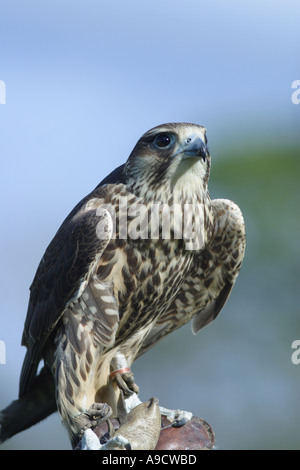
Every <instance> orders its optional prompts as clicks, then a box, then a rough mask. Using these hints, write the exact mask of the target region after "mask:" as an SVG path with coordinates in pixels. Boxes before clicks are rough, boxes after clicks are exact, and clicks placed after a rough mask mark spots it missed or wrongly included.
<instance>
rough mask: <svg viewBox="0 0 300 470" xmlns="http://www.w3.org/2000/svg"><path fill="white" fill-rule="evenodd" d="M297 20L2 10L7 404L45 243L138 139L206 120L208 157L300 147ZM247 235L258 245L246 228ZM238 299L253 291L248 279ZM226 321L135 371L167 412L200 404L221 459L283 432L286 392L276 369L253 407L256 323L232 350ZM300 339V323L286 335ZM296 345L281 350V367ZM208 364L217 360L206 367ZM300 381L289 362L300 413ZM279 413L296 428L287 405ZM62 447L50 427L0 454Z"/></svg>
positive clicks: (88, 1) (277, 13) (292, 6)
mask: <svg viewBox="0 0 300 470" xmlns="http://www.w3.org/2000/svg"><path fill="white" fill-rule="evenodd" d="M299 23H300V4H299V2H298V1H297V0H290V1H289V2H282V1H279V0H272V1H270V0H265V1H264V2H261V1H258V0H252V1H248V0H246V1H243V2H241V1H238V0H228V1H224V0H212V1H210V2H202V1H200V0H185V1H178V0H172V1H171V0H160V1H158V0H151V1H148V0H144V1H143V2H141V1H135V0H127V1H126V2H122V1H112V2H102V1H96V0H85V1H84V2H83V1H82V0H81V1H70V0H63V1H58V0H52V1H51V2H50V1H48V0H45V1H43V2H40V1H37V0H36V1H32V0H26V1H22V0H19V1H16V0H9V1H8V0H3V1H2V2H1V7H0V80H3V81H4V82H5V83H6V104H5V105H0V188H1V221H2V223H1V232H0V241H1V245H0V260H1V261H0V286H1V311H0V340H2V341H5V344H6V356H7V357H6V362H7V363H6V364H5V365H1V364H0V409H1V408H3V407H4V406H6V405H7V404H8V403H9V402H10V401H11V400H12V399H14V398H16V397H17V388H18V376H19V372H20V369H21V365H22V360H23V357H24V348H21V346H20V340H21V334H22V330H23V324H24V319H25V314H26V309H27V302H28V288H29V286H30V283H31V282H32V279H33V276H34V274H35V270H36V268H37V264H38V262H39V260H40V258H41V256H42V255H43V252H44V250H45V248H46V246H47V245H48V243H49V242H50V240H51V238H52V237H53V235H54V234H55V232H56V230H57V228H58V226H59V225H60V224H61V222H62V220H63V219H64V217H65V216H66V215H67V214H68V212H69V211H70V210H71V209H72V208H73V207H74V205H75V204H76V203H77V202H78V201H79V200H80V199H81V198H82V197H83V196H85V195H86V194H87V193H88V192H89V191H90V190H92V189H93V188H94V187H95V186H96V185H97V184H98V182H99V181H100V180H101V179H102V178H103V177H104V176H106V175H107V174H108V173H109V172H110V171H111V170H112V169H114V168H115V167H116V166H118V165H120V164H121V163H123V162H124V161H125V160H126V158H127V156H128V155H129V153H130V151H131V149H132V148H133V146H134V144H135V142H136V141H137V139H138V138H139V137H140V135H141V134H142V133H144V132H145V131H146V130H148V129H149V128H151V127H153V126H155V125H158V124H161V123H164V122H170V121H189V122H196V123H198V124H201V125H204V126H205V127H207V129H208V134H207V135H208V140H209V146H210V150H211V154H212V159H213V162H218V161H220V160H221V159H222V158H224V155H225V154H230V153H232V154H238V152H239V151H240V149H245V148H248V147H250V148H254V149H255V148H258V147H262V146H273V147H274V148H282V149H283V150H284V149H285V148H287V147H288V146H289V145H291V144H294V145H299V129H300V125H299V124H300V105H298V106H297V105H294V104H292V101H291V95H292V91H293V90H292V88H291V85H292V82H293V81H294V80H297V79H300V63H299V62H300V61H299V43H300V41H299V39H300V38H299V36H300V24H299ZM213 164H214V163H213ZM212 184H213V181H212ZM267 184H268V182H267V181H266V185H267ZM253 191H255V182H254V185H253ZM212 196H213V195H212ZM224 197H228V198H230V197H231V194H230V193H229V194H224ZM236 202H239V200H237V201H236ZM249 232H250V237H251V234H253V233H254V229H253V227H252V226H251V220H250V222H249ZM245 279H247V276H246V277H245ZM247 280H248V281H249V279H247ZM249 282H250V281H249ZM251 282H253V283H254V284H255V282H257V280H256V279H255V276H253V278H251ZM237 289H238V287H237ZM274 289H275V290H276V287H274ZM241 291H242V292H243V293H245V292H247V289H246V285H245V281H244V284H243V281H242V282H241ZM289 299H290V301H292V302H294V303H295V302H296V301H295V299H294V298H292V300H291V297H289ZM261 304H263V296H262V297H261ZM261 304H260V305H261ZM241 308H242V309H244V308H245V305H244V304H243V297H242V295H241V293H240V294H237V295H236V296H235V295H234V294H233V299H232V301H231V304H230V307H229V306H228V307H226V312H229V311H230V310H233V311H234V312H236V314H235V313H234V314H233V316H234V318H235V315H237V312H238V311H239V310H240V309H241ZM247 308H248V310H249V315H250V314H251V308H250V306H249V304H248V307H246V311H247ZM226 314H227V313H226ZM223 317H224V320H223V319H222V322H223V321H224V323H219V326H218V325H217V322H216V326H215V325H212V326H211V327H209V328H208V329H207V330H205V331H204V332H203V333H201V338H200V337H198V336H197V337H192V335H191V334H190V331H189V330H188V329H187V328H185V329H184V330H183V332H180V333H179V332H177V333H175V335H174V336H173V335H172V337H170V338H168V339H167V340H166V343H165V345H163V344H162V345H159V346H158V352H157V353H154V351H153V353H152V351H151V352H150V353H149V354H147V355H146V356H145V357H143V358H142V359H140V360H139V361H137V363H136V374H137V382H138V383H139V385H140V386H141V390H143V392H142V393H143V394H144V395H142V398H144V399H148V398H149V396H152V395H155V396H157V397H158V398H159V399H160V401H161V403H162V404H163V405H165V406H170V407H171V406H173V407H179V408H180V407H181V408H189V409H190V408H191V407H192V411H195V414H198V415H200V416H201V417H202V418H204V419H207V420H208V421H209V422H210V424H211V425H212V426H213V427H214V429H215V431H216V434H217V444H218V445H219V447H220V448H236V447H240V448H243V447H244V448H245V447H257V446H258V445H259V442H260V438H259V436H257V440H255V439H254V438H253V433H254V430H255V429H257V427H259V426H262V427H263V429H265V430H266V429H267V425H268V423H270V419H271V418H270V417H272V418H273V419H274V423H276V414H278V412H279V409H280V406H281V405H282V403H281V401H280V400H281V398H282V397H284V400H285V403H286V401H288V400H289V399H290V398H287V397H290V395H289V394H285V390H286V389H284V391H283V393H281V390H282V387H285V384H284V383H283V382H282V381H281V378H280V377H281V376H279V375H278V376H277V375H276V374H275V375H274V376H272V380H271V379H270V381H268V380H267V377H268V373H267V366H266V370H265V372H266V374H265V378H266V385H265V386H266V388H269V390H270V394H267V397H268V398H266V399H264V401H263V403H262V402H261V400H260V396H259V395H258V396H257V397H256V399H255V401H253V402H252V401H251V399H249V395H250V396H251V393H250V390H251V384H253V381H254V380H255V377H258V376H257V375H256V369H257V368H258V365H257V364H258V362H259V358H257V357H255V358H253V360H251V359H250V360H249V357H250V358H251V351H253V349H254V350H255V342H254V344H249V343H248V342H247V338H245V336H244V334H245V328H246V329H247V324H248V323H247V321H246V324H244V325H243V324H240V325H239V328H238V327H237V328H236V331H234V335H235V338H237V337H238V341H239V343H237V344H236V345H235V347H236V348H237V349H236V350H235V351H230V346H231V344H232V343H231V341H230V339H228V337H226V335H227V334H231V333H232V331H230V332H229V331H228V330H229V329H230V328H228V327H226V315H225V313H224V316H223ZM241 323H242V322H241ZM218 328H220V329H219V331H218ZM258 328H259V329H260V328H261V327H260V326H259V327H258ZM266 328H267V327H266ZM214 329H215V331H216V333H215V334H216V337H214V333H213V331H214ZM271 331H272V330H271ZM241 332H242V334H241ZM270 334H271V333H270ZM211 335H212V336H211ZM218 335H219V336H218ZM297 336H298V337H299V338H300V328H299V329H298V333H297V331H295V337H294V338H291V340H292V339H297ZM220 337H222V342H221V343H220V342H219V339H218V338H220ZM299 338H298V339H299ZM200 339H201V340H200ZM187 342H188V343H189V348H185V344H186V343H187ZM245 347H246V348H247V350H248V348H249V352H248V354H247V358H248V360H249V361H250V362H249V363H248V362H247V364H244V367H243V364H242V362H240V363H239V362H238V361H239V358H240V353H241V352H242V351H243V350H245ZM289 347H290V346H289V343H288V342H287V343H286V344H285V348H286V349H285V351H286V355H287V356H289V355H290V349H289ZM172 348H175V351H176V352H175V353H174V350H173V349H172ZM168 351H173V352H172V353H171V354H170V353H168ZM158 354H160V355H158ZM213 354H216V357H218V361H216V363H215V364H214V366H213V367H210V365H209V362H210V359H209V358H211V357H212V356H211V355H213ZM226 354H228V356H226ZM173 356H174V357H173ZM158 358H159V359H158ZM228 361H230V364H231V365H230V367H229V369H226V368H225V369H226V371H227V372H226V378H227V380H229V379H228V377H230V382H231V383H233V384H236V387H233V388H238V387H242V384H243V383H245V389H244V390H243V391H242V392H241V393H239V394H238V396H237V395H236V394H235V392H234V391H233V392H232V388H230V387H229V388H228V389H227V388H226V387H227V385H228V383H227V382H226V380H224V364H225V363H226V364H227V365H228ZM235 361H237V362H235ZM158 362H159V364H160V367H158ZM237 364H238V366H237ZM289 367H290V364H289ZM245 368H247V370H248V371H249V370H250V371H251V378H248V380H249V382H248V381H247V380H245V378H244V377H243V371H244V370H245ZM195 370H197V372H198V373H199V370H200V371H201V372H200V374H199V377H200V379H199V380H198V379H197V380H195V379H193V377H194V372H195ZM222 371H223V372H222ZM299 372H300V366H299V369H297V367H295V366H294V368H293V369H292V370H291V375H290V377H291V382H290V384H289V385H288V387H289V390H292V391H293V393H295V395H293V400H295V402H294V403H296V391H297V390H296V388H297V387H298V395H299V382H297V381H298V377H297V375H296V374H298V376H299ZM259 373H260V374H263V371H262V370H261V371H260V372H259ZM257 374H258V372H257ZM166 377H168V379H166ZM202 379H203V381H201V380H202ZM167 380H168V381H167ZM210 384H211V385H210ZM226 384H227V385H226ZM189 387H191V388H189ZM271 390H277V395H276V392H274V394H275V395H272V393H271ZM264 397H265V395H264ZM272 397H275V398H274V402H273V401H272ZM261 406H262V409H261V408H260V407H261ZM255 410H256V412H257V415H255ZM259 410H260V411H259ZM262 410H267V411H266V415H265V416H264V415H263V411H262ZM253 415H255V417H256V419H257V420H258V421H255V419H254V417H253ZM285 416H288V417H289V418H287V419H286V430H288V428H289V425H290V421H289V419H292V416H293V409H292V408H289V409H288V411H287V414H286V415H285ZM248 420H249V422H251V423H252V424H251V426H250V425H249V427H248V425H247V423H248ZM271 421H272V420H271ZM231 422H233V423H234V424H233V425H232V426H231V428H230V432H228V429H227V426H229V425H230V423H231ZM258 423H259V424H258ZM265 432H267V431H265ZM274 439H275V438H274V437H271V436H270V439H269V440H268V439H267V442H268V445H269V446H271V447H272V445H273V446H275V447H276V446H278V445H279V442H280V440H278V441H276V439H275V441H274ZM295 441H297V439H296V440H295ZM298 442H299V439H298ZM286 445H287V444H286ZM293 445H294V444H293ZM68 446H69V444H68V439H67V436H66V433H65V431H64V430H63V429H62V427H61V425H60V423H59V419H58V417H57V416H53V417H51V418H50V419H48V420H47V421H45V422H44V423H42V424H40V425H38V426H35V427H34V428H33V429H31V430H29V431H27V432H25V433H22V434H20V435H19V436H17V437H15V438H14V439H12V440H11V441H10V442H9V443H7V444H5V445H4V446H3V448H68Z"/></svg>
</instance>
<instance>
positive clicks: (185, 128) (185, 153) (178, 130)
mask: <svg viewBox="0 0 300 470" xmlns="http://www.w3.org/2000/svg"><path fill="white" fill-rule="evenodd" d="M209 172H210V155H209V151H208V148H207V139H206V129H205V128H204V127H202V126H199V125H197V124H189V123H170V124H163V125H160V126H157V127H154V128H153V129H150V130H149V131H148V132H146V133H145V134H144V135H143V136H142V137H141V138H140V139H139V141H138V142H137V144H136V145H135V147H134V149H133V151H132V152H131V154H130V156H129V158H128V160H127V162H126V164H125V168H124V175H125V181H126V186H127V187H128V188H129V189H130V190H131V191H132V192H133V193H135V194H136V195H139V196H143V197H144V198H146V199H148V198H149V199H152V200H153V199H160V200H165V199H169V198H170V197H173V199H174V200H176V199H178V200H180V201H182V200H186V199H193V198H196V199H198V200H199V199H201V200H202V199H203V196H204V195H205V194H206V193H207V183H208V178H209Z"/></svg>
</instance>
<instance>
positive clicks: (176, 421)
mask: <svg viewBox="0 0 300 470" xmlns="http://www.w3.org/2000/svg"><path fill="white" fill-rule="evenodd" d="M159 409H160V414H161V415H162V416H165V417H166V418H167V419H168V420H169V421H171V422H172V423H171V424H170V426H173V427H174V428H180V427H181V426H184V425H185V424H186V423H188V422H189V421H191V419H192V417H193V413H191V412H190V411H184V410H169V409H168V408H164V407H163V406H160V407H159Z"/></svg>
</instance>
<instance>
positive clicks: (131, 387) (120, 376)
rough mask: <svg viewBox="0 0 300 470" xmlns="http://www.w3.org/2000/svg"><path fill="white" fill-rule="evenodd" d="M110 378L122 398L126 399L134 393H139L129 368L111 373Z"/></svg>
mask: <svg viewBox="0 0 300 470" xmlns="http://www.w3.org/2000/svg"><path fill="white" fill-rule="evenodd" d="M110 378H111V380H114V381H115V382H116V383H117V385H118V387H119V389H120V390H121V391H122V392H123V394H124V396H126V397H128V396H130V395H133V394H134V393H139V387H138V386H137V385H136V383H135V381H134V376H133V373H132V372H131V370H130V368H129V367H126V368H123V369H119V370H115V371H113V372H112V373H111V374H110Z"/></svg>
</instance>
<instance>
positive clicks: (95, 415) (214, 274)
mask: <svg viewBox="0 0 300 470" xmlns="http://www.w3.org/2000/svg"><path fill="white" fill-rule="evenodd" d="M210 166H211V158H210V153H209V150H208V147H207V139H206V129H205V128H204V127H202V126H199V125H197V124H190V123H170V124H163V125H160V126H157V127H155V128H153V129H151V130H149V131H148V132H146V133H145V134H144V135H143V136H142V137H141V138H140V139H139V140H138V142H137V144H136V145H135V147H134V149H133V151H132V152H131V154H130V156H129V158H128V159H127V161H126V163H125V164H123V165H121V166H119V167H118V168H117V169H115V170H114V171H113V172H112V173H111V174H110V175H109V176H107V177H106V178H105V179H104V180H103V181H102V182H101V183H100V184H99V185H98V186H97V187H96V188H95V189H94V190H93V191H92V192H91V193H90V194H89V195H88V196H86V197H85V198H84V199H83V200H82V201H81V202H79V204H77V206H76V207H75V208H74V209H73V210H72V212H71V213H70V214H69V215H68V217H67V218H66V219H65V221H64V222H63V224H62V225H61V227H60V228H59V230H58V231H57V233H56V235H55V236H54V238H53V240H52V241H51V243H50V244H49V246H48V248H47V249H46V252H45V254H44V256H43V258H42V260H41V262H40V264H39V266H38V269H37V272H36V275H35V277H34V280H33V283H32V285H31V287H30V299H29V305H28V312H27V317H26V320H25V326H24V333H23V338H22V344H23V345H25V346H26V348H27V352H26V356H25V359H24V363H23V367H22V371H21V376H20V388H19V399H18V400H16V401H14V402H12V404H11V405H9V406H8V407H7V408H6V409H5V410H3V411H2V412H1V414H0V425H1V430H0V440H2V441H4V440H5V439H7V438H9V437H11V436H12V435H14V434H16V433H17V432H20V431H22V430H24V429H26V428H28V427H29V426H31V425H33V424H35V423H36V422H38V421H40V420H41V419H43V418H45V417H46V416H48V415H49V414H50V413H52V412H54V411H56V410H58V412H59V414H60V416H61V419H62V422H63V424H64V425H65V427H66V428H67V431H68V434H69V436H70V440H71V443H72V445H73V446H75V445H76V444H77V442H78V440H79V439H80V438H81V436H82V435H83V433H84V432H85V431H86V430H88V431H89V432H90V430H91V429H92V428H93V426H95V425H96V424H97V423H99V422H100V421H105V420H107V419H108V417H109V416H117V415H118V403H119V400H120V397H121V396H122V397H123V398H124V397H125V398H126V397H127V398H129V397H130V396H135V397H137V393H138V387H137V385H136V383H135V380H134V376H133V373H132V371H131V365H132V363H133V361H134V360H135V359H136V358H137V357H139V356H140V355H142V354H143V353H144V352H145V351H147V350H148V349H149V348H151V347H152V346H153V345H155V344H156V343H157V342H158V341H159V340H161V339H162V338H164V337H165V336H166V335H168V334H169V333H171V332H172V331H174V330H175V329H177V328H179V327H181V326H182V325H184V324H185V323H187V322H189V321H190V320H191V323H192V331H193V333H197V331H199V330H200V329H201V328H203V327H204V326H206V325H207V324H209V323H210V322H211V321H212V320H214V319H215V318H216V316H217V315H218V313H219V312H220V310H221V309H222V307H223V305H224V303H225V302H226V300H227V298H228V296H229V294H230V292H231V289H232V287H233V285H234V283H235V281H236V278H237V276H238V272H239V270H240V267H241V264H242V260H243V257H244V251H245V229H244V221H243V216H242V213H241V211H240V209H239V207H238V206H237V205H236V204H235V203H233V202H232V201H230V200H227V199H214V200H211V199H210V196H209V192H208V180H209V175H210ZM153 208H156V209H157V208H158V211H156V212H155V211H153ZM160 208H162V210H161V211H160ZM168 208H170V211H169V213H167V211H166V209H168ZM174 208H177V209H178V208H179V209H180V208H181V209H182V211H180V210H179V211H178V210H174ZM186 208H187V210H186ZM171 209H172V210H171ZM157 213H158V216H155V214H156V215H157ZM183 221H187V222H186V225H187V227H184V229H182V230H181V232H180V230H179V228H180V227H182V225H184V224H183ZM165 225H167V228H169V231H168V230H166V229H165ZM195 234H196V235H195ZM41 361H43V362H44V366H43V368H42V369H41V371H40V372H39V373H38V366H39V364H40V362H41ZM123 401H124V400H123ZM137 402H138V399H137V400H136V401H134V400H133V403H134V404H133V405H130V404H129V406H128V412H129V410H130V407H134V406H136V403H137ZM128 403H130V401H128Z"/></svg>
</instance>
